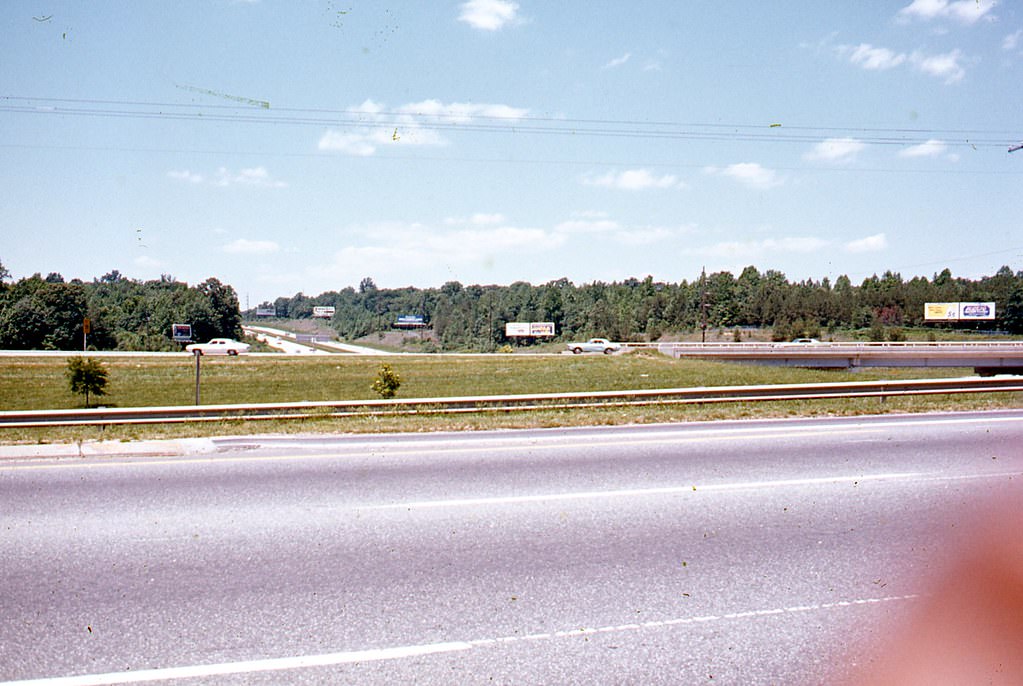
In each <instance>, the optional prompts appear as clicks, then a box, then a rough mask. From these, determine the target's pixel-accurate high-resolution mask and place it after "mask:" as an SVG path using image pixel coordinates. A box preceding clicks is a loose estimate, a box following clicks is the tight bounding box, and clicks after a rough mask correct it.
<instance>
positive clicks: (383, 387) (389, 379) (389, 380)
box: [373, 364, 401, 398]
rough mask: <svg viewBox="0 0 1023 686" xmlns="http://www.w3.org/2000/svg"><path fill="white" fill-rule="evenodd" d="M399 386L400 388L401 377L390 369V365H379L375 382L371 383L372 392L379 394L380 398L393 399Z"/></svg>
mask: <svg viewBox="0 0 1023 686" xmlns="http://www.w3.org/2000/svg"><path fill="white" fill-rule="evenodd" d="M399 386H401V377H400V376H398V374H397V372H395V371H394V370H393V369H391V365H389V364H382V365H380V370H379V371H378V372H377V378H376V381H374V382H373V390H374V391H376V392H377V393H379V394H380V397H381V398H393V397H394V396H395V394H397V392H398V387H399Z"/></svg>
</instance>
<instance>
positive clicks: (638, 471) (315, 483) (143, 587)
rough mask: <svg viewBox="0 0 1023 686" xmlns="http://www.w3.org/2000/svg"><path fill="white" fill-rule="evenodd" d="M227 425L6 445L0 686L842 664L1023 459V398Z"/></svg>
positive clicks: (819, 676) (449, 677)
mask: <svg viewBox="0 0 1023 686" xmlns="http://www.w3.org/2000/svg"><path fill="white" fill-rule="evenodd" d="M218 445H219V448H220V451H219V452H217V453H216V454H212V455H184V456H169V457H152V456H149V457H138V458H132V457H120V458H112V457H105V458H75V459H59V460H57V459H55V460H50V459H32V460H6V461H3V462H0V684H7V683H9V682H12V681H17V680H40V681H38V682H36V683H40V684H47V685H49V686H57V685H61V686H72V685H73V684H108V683H151V682H156V683H174V684H199V683H204V684H205V683H216V684H223V683H227V684H234V683H237V684H278V683H289V684H290V683H309V684H337V683H351V684H373V683H382V684H383V683H387V684H392V683H416V684H451V683H466V684H483V683H488V684H489V683H500V684H555V683H615V684H627V683H643V684H647V683H650V684H654V683H671V684H678V683H729V684H731V683H735V684H739V683H741V684H791V683H822V682H836V681H840V680H841V679H842V678H844V677H846V676H848V674H850V673H851V671H852V670H854V669H855V668H857V666H862V665H864V664H868V663H870V662H871V660H872V659H873V656H874V655H875V654H876V652H877V650H878V649H879V646H880V647H882V648H883V647H884V646H885V645H886V644H887V643H888V642H889V640H890V639H891V638H892V636H893V633H892V632H895V631H897V629H895V628H893V625H892V624H891V622H894V621H896V620H898V619H899V618H901V617H904V616H905V615H907V613H910V612H912V611H913V609H914V608H915V607H918V606H919V605H920V604H921V603H924V602H927V598H928V597H929V596H928V594H929V589H930V588H931V586H930V581H929V578H930V577H933V576H935V575H936V574H937V573H938V570H941V569H942V568H943V567H944V565H946V564H951V563H954V562H955V557H956V555H957V551H959V550H961V546H962V545H963V544H965V543H966V542H968V541H969V539H971V538H972V537H974V536H975V535H976V530H975V529H974V528H973V526H974V525H975V524H976V522H977V517H978V516H980V515H981V514H982V513H983V511H984V510H985V508H986V506H987V504H988V503H990V502H991V500H992V498H994V497H996V496H997V494H999V493H1001V492H1003V491H1005V490H1006V489H1009V490H1012V489H1017V490H1018V488H1019V484H1020V478H1021V477H1023V413H1021V412H999V413H988V414H954V415H934V416H924V417H886V418H867V419H859V420H857V419H841V420H823V421H821V420H794V421H770V422H745V423H719V424H691V425H684V426H654V427H628V428H599V429H573V430H548V431H528V432H499V433H485V434H468V433H466V434H443V435H419V436H403V437H343V438H338V439H332V440H320V439H308V440H300V439H289V440H281V441H275V440H272V439H262V440H261V439H254V438H239V439H228V440H220V441H218ZM981 521H982V520H981ZM1003 525H1004V523H1003ZM1011 534H1012V535H1015V536H1017V537H1018V535H1019V534H1018V528H1015V529H1012V530H1011ZM76 675H77V676H81V677H82V678H75V677H76ZM87 675H91V676H87Z"/></svg>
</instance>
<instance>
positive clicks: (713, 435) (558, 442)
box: [0, 426, 882, 471]
mask: <svg viewBox="0 0 1023 686" xmlns="http://www.w3.org/2000/svg"><path fill="white" fill-rule="evenodd" d="M865 433H882V430H881V429H880V428H873V427H867V426H862V427H851V428H848V429H843V430H841V431H833V430H828V429H825V428H820V429H815V430H809V429H805V428H804V429H800V430H799V436H800V437H814V436H843V435H850V434H856V435H862V434H865ZM694 434H695V435H694ZM694 434H690V433H687V434H680V435H676V436H665V435H656V436H650V437H646V436H643V437H630V438H614V439H610V440H601V441H599V445H600V446H601V447H606V448H627V447H634V446H645V445H658V444H663V445H678V444H680V443H687V442H692V441H736V440H742V441H750V440H768V439H778V438H792V437H793V434H792V433H791V431H790V430H784V429H779V430H777V431H767V432H764V431H763V430H761V431H760V432H758V433H749V430H748V429H740V430H738V431H736V432H730V433H728V434H721V433H720V431H717V432H712V431H706V432H703V431H701V432H694ZM593 446H594V441H593V440H592V439H591V440H587V441H582V442H579V441H570V440H562V439H552V440H544V441H542V442H541V441H534V440H530V441H524V442H511V443H509V442H508V441H501V444H500V445H492V444H489V443H488V442H487V441H485V440H484V441H479V442H478V443H477V442H475V441H474V442H473V443H472V444H471V445H462V444H459V445H457V446H451V445H441V446H416V445H415V444H408V443H401V444H399V443H398V442H397V441H396V442H394V443H390V444H386V445H379V446H373V447H366V448H362V447H361V446H360V447H359V450H358V451H357V452H337V451H331V452H324V453H308V454H301V453H299V454H291V455H225V454H223V453H219V454H215V455H202V456H199V457H184V456H180V457H129V458H124V457H123V456H120V457H119V456H117V455H111V456H110V457H108V458H103V457H100V456H88V457H86V458H84V459H83V458H50V459H55V460H57V461H55V462H37V461H31V462H25V463H17V464H12V465H4V464H2V463H0V471H28V470H46V469H99V468H104V467H125V466H139V467H153V466H167V465H178V466H180V465H197V464H208V465H217V464H235V463H249V462H265V463H273V462H316V461H329V460H343V459H348V458H367V457H368V458H386V457H400V456H412V457H423V456H426V455H447V454H467V453H468V454H471V453H478V452H480V451H487V452H522V451H525V452H533V451H543V450H548V451H550V450H561V449H570V450H571V449H574V450H588V449H592V448H593ZM25 459H26V460H36V459H38V460H46V459H47V458H25ZM85 460H89V461H85ZM92 460H100V461H92Z"/></svg>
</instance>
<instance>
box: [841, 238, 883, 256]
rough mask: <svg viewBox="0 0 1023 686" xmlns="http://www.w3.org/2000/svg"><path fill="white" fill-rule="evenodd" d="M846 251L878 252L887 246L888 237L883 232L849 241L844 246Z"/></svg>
mask: <svg viewBox="0 0 1023 686" xmlns="http://www.w3.org/2000/svg"><path fill="white" fill-rule="evenodd" d="M843 247H844V248H845V251H846V252H851V253H862V252H879V251H881V250H884V249H885V248H887V247H888V238H887V237H886V236H885V235H884V234H883V233H876V234H874V235H873V236H867V237H866V238H860V239H857V240H855V241H849V242H848V243H846V244H845V245H844V246H843Z"/></svg>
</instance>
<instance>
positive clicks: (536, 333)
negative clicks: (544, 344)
mask: <svg viewBox="0 0 1023 686" xmlns="http://www.w3.org/2000/svg"><path fill="white" fill-rule="evenodd" d="M504 335H505V336H507V337H508V338H515V337H516V336H518V337H520V338H540V337H543V336H554V335H555V333H554V322H508V323H506V324H505V325H504Z"/></svg>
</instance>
